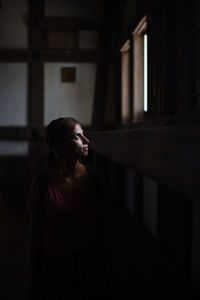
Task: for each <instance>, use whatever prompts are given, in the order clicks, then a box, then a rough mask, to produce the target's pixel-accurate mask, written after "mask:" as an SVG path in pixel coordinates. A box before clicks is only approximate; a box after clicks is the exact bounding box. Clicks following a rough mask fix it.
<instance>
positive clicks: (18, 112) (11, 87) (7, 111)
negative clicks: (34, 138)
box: [0, 63, 28, 126]
mask: <svg viewBox="0 0 200 300" xmlns="http://www.w3.org/2000/svg"><path fill="white" fill-rule="evenodd" d="M27 74H28V65H27V64H26V63H0V91H1V93H0V126H26V125H27V94H28V91H27V78H28V75H27Z"/></svg>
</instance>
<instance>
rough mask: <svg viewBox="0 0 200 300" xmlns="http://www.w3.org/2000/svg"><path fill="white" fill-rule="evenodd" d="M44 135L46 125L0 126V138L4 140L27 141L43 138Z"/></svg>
mask: <svg viewBox="0 0 200 300" xmlns="http://www.w3.org/2000/svg"><path fill="white" fill-rule="evenodd" d="M43 136H44V127H43V126H42V127H40V126H35V127H28V126H27V127H21V126H9V127H0V140H4V141H19V140H20V141H22V140H24V141H27V140H35V141H36V140H41V139H42V138H43Z"/></svg>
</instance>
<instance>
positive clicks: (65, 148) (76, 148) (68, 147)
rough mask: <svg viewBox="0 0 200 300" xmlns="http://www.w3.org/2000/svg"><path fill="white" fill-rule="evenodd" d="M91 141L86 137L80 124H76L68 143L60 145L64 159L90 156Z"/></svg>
mask: <svg viewBox="0 0 200 300" xmlns="http://www.w3.org/2000/svg"><path fill="white" fill-rule="evenodd" d="M88 143H89V140H88V139H87V138H86V137H85V135H84V133H83V129H82V128H81V126H80V125H79V124H76V125H75V127H74V131H73V133H72V135H71V136H70V137H69V139H68V140H67V141H66V142H62V143H61V144H60V145H59V148H60V151H59V152H60V154H61V156H62V158H64V159H65V158H66V159H69V158H70V157H77V158H80V157H81V156H87V155H88Z"/></svg>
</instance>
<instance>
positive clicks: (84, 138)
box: [82, 136, 89, 144]
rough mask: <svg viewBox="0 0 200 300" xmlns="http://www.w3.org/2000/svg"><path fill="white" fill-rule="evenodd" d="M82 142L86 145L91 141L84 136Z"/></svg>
mask: <svg viewBox="0 0 200 300" xmlns="http://www.w3.org/2000/svg"><path fill="white" fill-rule="evenodd" d="M82 140H83V143H84V144H88V143H89V140H88V139H87V138H86V136H83V137H82Z"/></svg>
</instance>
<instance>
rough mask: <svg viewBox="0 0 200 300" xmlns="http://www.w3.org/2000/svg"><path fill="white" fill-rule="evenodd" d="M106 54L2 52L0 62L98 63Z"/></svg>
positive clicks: (96, 52)
mask: <svg viewBox="0 0 200 300" xmlns="http://www.w3.org/2000/svg"><path fill="white" fill-rule="evenodd" d="M104 55H105V53H103V52H102V51H99V50H40V49H35V50H34V49H33V50H18V49H13V50H4V49H1V50H0V62H30V61H37V62H39V61H40V62H45V61H47V62H95V63H96V62H98V61H99V60H100V59H101V58H102V57H103V58H102V59H104Z"/></svg>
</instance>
